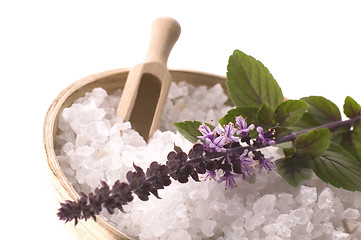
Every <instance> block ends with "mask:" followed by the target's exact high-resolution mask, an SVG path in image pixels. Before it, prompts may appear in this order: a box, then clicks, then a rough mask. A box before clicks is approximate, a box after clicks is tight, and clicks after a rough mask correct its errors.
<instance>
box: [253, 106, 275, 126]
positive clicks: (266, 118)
mask: <svg viewBox="0 0 361 240" xmlns="http://www.w3.org/2000/svg"><path fill="white" fill-rule="evenodd" d="M256 117H257V122H258V123H259V125H261V126H262V127H264V128H269V127H272V126H274V125H276V122H275V111H274V110H273V108H272V107H271V106H270V105H269V104H268V103H264V104H263V105H262V106H261V107H260V108H259V109H258V112H257V116H256Z"/></svg>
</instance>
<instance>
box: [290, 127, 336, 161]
mask: <svg viewBox="0 0 361 240" xmlns="http://www.w3.org/2000/svg"><path fill="white" fill-rule="evenodd" d="M330 135H331V134H330V130H328V129H327V128H321V129H314V130H311V131H308V132H305V133H302V134H300V135H298V136H297V138H296V139H295V148H296V149H297V151H298V152H299V153H301V154H309V155H311V156H313V157H318V156H321V155H322V154H324V153H325V152H326V150H327V149H328V147H329V145H330Z"/></svg>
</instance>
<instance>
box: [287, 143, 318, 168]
mask: <svg viewBox="0 0 361 240" xmlns="http://www.w3.org/2000/svg"><path fill="white" fill-rule="evenodd" d="M283 153H284V154H285V158H287V159H288V161H289V164H290V166H292V167H294V168H311V166H312V165H311V162H312V160H313V158H312V156H311V155H309V154H302V153H300V152H299V151H297V150H296V149H295V148H283Z"/></svg>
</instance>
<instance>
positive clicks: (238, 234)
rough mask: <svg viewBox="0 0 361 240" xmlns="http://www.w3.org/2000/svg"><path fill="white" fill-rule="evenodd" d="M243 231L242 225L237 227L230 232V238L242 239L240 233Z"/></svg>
mask: <svg viewBox="0 0 361 240" xmlns="http://www.w3.org/2000/svg"><path fill="white" fill-rule="evenodd" d="M244 233H245V230H244V228H243V227H240V228H237V229H236V230H235V231H233V232H232V235H231V239H235V240H236V239H237V240H238V239H242V238H241V237H242V235H243V234H244Z"/></svg>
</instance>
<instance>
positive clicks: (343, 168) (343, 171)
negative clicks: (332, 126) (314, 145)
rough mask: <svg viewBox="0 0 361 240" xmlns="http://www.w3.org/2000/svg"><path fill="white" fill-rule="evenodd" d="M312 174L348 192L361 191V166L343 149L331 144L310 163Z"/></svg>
mask: <svg viewBox="0 0 361 240" xmlns="http://www.w3.org/2000/svg"><path fill="white" fill-rule="evenodd" d="M312 170H313V172H314V173H315V174H316V175H317V176H318V177H319V178H320V179H321V180H323V181H324V182H326V183H329V184H331V185H333V186H335V187H338V188H344V189H346V190H350V191H355V190H357V191H360V190H361V164H360V163H358V162H357V160H356V159H354V157H353V156H352V155H351V154H349V153H348V152H347V151H346V150H345V149H344V148H343V147H341V146H339V145H336V144H333V143H332V144H331V145H330V148H329V149H328V150H327V151H326V153H325V154H324V155H323V156H321V157H319V158H318V159H316V160H314V161H313V162H312Z"/></svg>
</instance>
